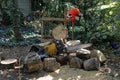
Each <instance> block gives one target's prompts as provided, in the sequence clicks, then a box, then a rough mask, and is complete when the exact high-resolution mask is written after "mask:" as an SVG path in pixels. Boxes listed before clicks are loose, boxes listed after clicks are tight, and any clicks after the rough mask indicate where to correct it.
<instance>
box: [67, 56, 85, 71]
mask: <svg viewBox="0 0 120 80" xmlns="http://www.w3.org/2000/svg"><path fill="white" fill-rule="evenodd" d="M82 63H83V61H82V60H81V59H79V58H78V57H73V58H71V60H70V64H69V65H70V68H79V69H80V68H82Z"/></svg>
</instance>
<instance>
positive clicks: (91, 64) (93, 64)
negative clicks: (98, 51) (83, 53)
mask: <svg viewBox="0 0 120 80" xmlns="http://www.w3.org/2000/svg"><path fill="white" fill-rule="evenodd" d="M83 67H84V69H85V70H88V71H89V70H98V69H99V68H100V62H99V61H98V59H97V58H90V59H88V60H85V61H84V62H83Z"/></svg>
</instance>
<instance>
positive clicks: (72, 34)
mask: <svg viewBox="0 0 120 80" xmlns="http://www.w3.org/2000/svg"><path fill="white" fill-rule="evenodd" d="M72 40H74V22H72Z"/></svg>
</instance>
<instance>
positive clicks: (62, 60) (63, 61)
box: [56, 54, 68, 66]
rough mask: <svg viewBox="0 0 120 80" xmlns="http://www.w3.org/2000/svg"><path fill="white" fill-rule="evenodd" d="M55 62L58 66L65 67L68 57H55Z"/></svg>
mask: <svg viewBox="0 0 120 80" xmlns="http://www.w3.org/2000/svg"><path fill="white" fill-rule="evenodd" d="M56 61H57V62H59V63H60V65H61V66H62V65H67V62H68V56H67V54H61V55H58V56H56Z"/></svg>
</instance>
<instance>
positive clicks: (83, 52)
mask: <svg viewBox="0 0 120 80" xmlns="http://www.w3.org/2000/svg"><path fill="white" fill-rule="evenodd" d="M76 56H77V57H79V58H80V59H82V60H87V59H89V58H90V51H89V50H87V49H79V50H77V54H76Z"/></svg>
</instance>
